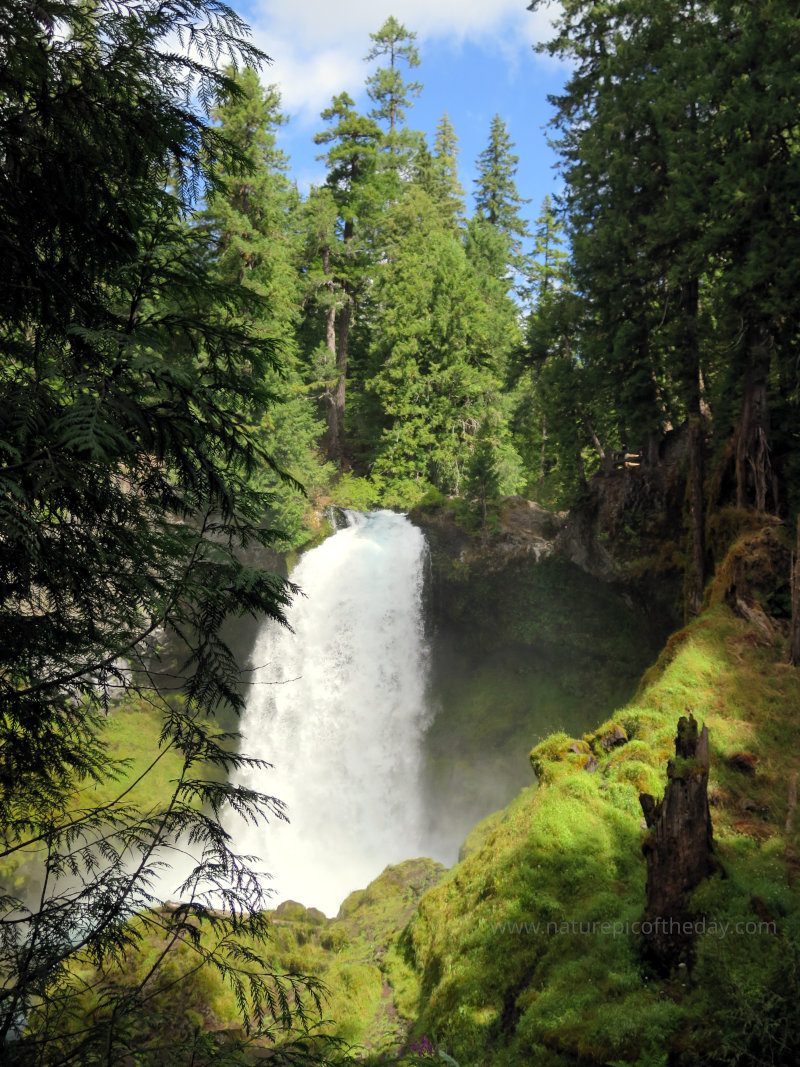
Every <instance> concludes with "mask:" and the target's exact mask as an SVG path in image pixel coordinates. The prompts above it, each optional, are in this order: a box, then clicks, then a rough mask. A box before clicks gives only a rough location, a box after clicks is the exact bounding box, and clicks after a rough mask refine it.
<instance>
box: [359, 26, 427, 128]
mask: <svg viewBox="0 0 800 1067" xmlns="http://www.w3.org/2000/svg"><path fill="white" fill-rule="evenodd" d="M369 36H370V40H371V41H372V42H373V43H372V47H371V48H370V50H369V52H367V54H366V56H365V57H364V58H365V61H366V62H367V63H371V62H372V61H373V60H374V59H380V58H381V57H382V56H388V58H389V66H388V67H379V68H378V70H377V71H376V72H375V73H374V74H371V75H370V76H369V77H368V78H367V94H368V95H369V98H370V100H371V101H372V102H373V103H374V104H375V108H374V109H373V111H371V112H370V117H371V118H373V119H377V120H378V121H379V122H386V123H388V127H389V133H390V134H394V133H395V132H396V130H397V127H398V126H400V125H401V124H402V123H403V121H404V119H405V109H406V108H408V107H410V106H411V101H412V99H413V98H414V97H416V96H419V94H420V92H421V91H422V85H421V84H420V83H419V82H414V81H412V82H405V81H403V76H402V74H401V72H400V60H403V61H404V62H405V63H407V64H408V66H409V67H412V68H413V67H418V66H419V65H420V60H419V52H418V51H417V46H416V45H415V44H414V42H415V41H416V39H417V35H416V33H412V32H410V31H409V30H407V29H406V28H405V26H403V25H402V24H401V23H399V22H398V21H397V19H396V18H395V17H394V16H393V15H390V16H389V18H388V19H387V20H386V22H384V24H383V25H382V26H381V28H380V29H379V30H378V32H377V33H371V34H370V35H369Z"/></svg>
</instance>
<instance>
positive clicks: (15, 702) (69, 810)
mask: <svg viewBox="0 0 800 1067" xmlns="http://www.w3.org/2000/svg"><path fill="white" fill-rule="evenodd" d="M56 26H58V32H57V33H56V32H55V27H56ZM181 38H183V39H191V40H192V42H193V51H192V54H191V57H189V56H186V57H182V56H181V54H180V52H178V51H176V49H175V41H176V40H179V39H181ZM245 38H246V27H245V26H244V25H243V24H242V23H241V22H240V20H239V19H238V18H237V17H236V16H235V15H234V14H233V13H232V12H231V11H230V9H228V8H227V7H225V6H224V5H222V4H219V3H216V2H215V0H197V2H187V3H183V4H181V5H178V6H170V7H164V5H162V4H160V3H155V2H152V3H151V2H150V0H142V2H137V3H136V4H132V3H131V4H128V3H117V2H114V3H111V2H108V3H107V2H105V0H97V2H96V3H93V4H86V5H82V4H74V5H73V4H68V5H64V4H60V3H50V2H48V0H42V2H41V3H39V4H37V5H35V6H32V5H30V4H28V3H25V2H22V0H19V2H17V0H11V2H10V3H7V4H5V5H3V8H2V11H0V102H1V103H2V106H0V214H1V215H2V217H3V220H4V225H3V228H2V236H1V237H0V241H1V242H2V251H3V256H2V259H1V260H0V308H1V309H2V314H1V315H0V350H1V351H2V358H1V359H0V400H1V401H2V406H1V410H2V416H1V417H0V418H1V420H2V421H1V422H0V451H1V452H2V457H3V461H4V462H3V467H2V471H1V472H0V575H2V597H0V649H2V651H0V660H1V661H2V662H1V664H0V708H1V709H2V714H0V821H1V822H2V826H3V836H2V844H1V845H0V858H2V859H3V861H4V863H13V861H14V859H15V857H17V856H19V855H20V854H23V852H24V850H26V849H28V850H31V849H32V850H34V851H35V853H36V857H37V861H38V862H39V864H40V868H39V869H40V871H41V880H40V885H39V887H38V891H37V892H35V893H32V894H26V893H25V892H24V891H20V890H19V889H18V888H17V887H15V886H13V885H9V884H5V885H4V886H3V887H2V896H1V900H2V908H0V970H1V971H2V974H3V982H2V990H0V1046H1V1047H2V1049H3V1054H2V1056H3V1060H4V1062H5V1063H9V1064H14V1063H20V1064H22V1063H25V1064H29V1063H34V1062H35V1063H42V1064H46V1063H51V1062H58V1063H61V1064H66V1063H93V1062H101V1061H102V1062H121V1061H123V1060H125V1059H127V1058H128V1057H129V1056H131V1055H133V1054H134V1053H135V1054H136V1055H139V1054H140V1052H141V1051H142V1050H141V1049H140V1048H139V1047H138V1046H137V1047H136V1048H135V1049H134V1048H133V1047H132V1046H131V1044H130V1041H129V1037H130V1028H129V1027H128V1026H127V1023H128V1022H129V1021H130V1018H131V1016H132V1015H135V1014H136V1013H141V1012H144V1011H146V1003H147V998H148V996H149V993H150V988H152V983H151V986H149V987H146V983H144V982H143V983H139V984H134V985H132V986H127V987H126V986H125V985H124V984H120V982H119V981H118V980H117V979H118V972H116V970H115V968H117V967H118V965H119V963H120V961H121V960H123V959H124V956H125V953H126V951H128V950H129V949H132V947H133V946H134V945H135V942H136V940H137V938H140V937H142V936H145V935H148V936H149V935H156V934H159V935H160V936H163V938H164V940H163V945H162V948H163V954H162V955H160V956H159V957H158V959H157V960H156V961H155V963H154V965H153V967H152V968H151V969H150V971H149V972H148V975H152V974H155V973H156V972H157V970H158V967H159V961H160V960H163V959H164V958H165V957H166V956H167V954H168V953H169V952H170V951H171V950H172V948H173V947H175V946H177V945H181V946H183V948H184V949H185V950H186V951H190V952H192V953H194V954H195V957H196V960H197V966H198V967H199V966H201V965H203V964H204V963H206V962H208V963H210V965H212V966H217V967H218V968H219V969H220V970H221V971H222V973H223V974H224V975H225V976H226V977H227V978H228V980H229V982H230V983H231V985H232V987H233V989H234V992H235V995H236V997H237V1000H238V1002H239V1004H240V1006H241V1009H242V1011H243V1016H244V1017H243V1022H244V1025H245V1026H246V1027H247V1028H253V1029H256V1030H259V1029H262V1030H267V1029H270V1028H272V1026H273V1020H274V1021H275V1025H277V1026H278V1027H280V1026H281V1025H282V1023H283V1022H291V1019H292V1017H293V1016H294V1015H295V1011H294V1010H293V1009H292V1008H291V1007H290V1005H291V1003H292V997H293V995H294V994H295V993H297V992H299V991H300V989H301V987H302V984H303V983H302V982H298V981H297V980H295V979H287V980H285V981H284V980H283V979H282V978H280V977H279V976H274V975H269V974H266V973H265V972H264V966H263V962H262V960H261V959H259V957H258V954H257V953H255V952H254V951H253V950H252V948H251V947H250V946H251V945H252V940H251V938H252V937H255V938H256V939H257V940H259V939H263V938H264V937H265V936H266V929H267V924H266V922H265V919H264V916H263V907H264V905H265V902H266V901H265V897H264V893H263V890H262V888H261V885H260V883H259V880H258V878H257V877H256V876H255V874H254V873H253V872H252V871H251V870H250V868H249V867H248V865H247V863H246V862H244V861H243V860H242V859H241V858H240V857H238V856H237V855H236V854H235V852H234V851H233V850H232V848H231V842H230V840H229V838H228V835H227V834H226V833H225V831H224V830H223V828H222V826H221V824H220V812H221V809H222V806H223V805H225V804H231V805H232V806H233V807H234V808H235V809H236V810H238V811H240V812H241V813H242V814H244V815H245V816H246V817H248V818H251V819H254V818H258V817H259V816H264V815H268V814H272V815H275V816H278V817H281V806H280V804H279V802H277V801H275V800H274V799H273V798H270V797H268V796H265V795H262V794H259V793H257V792H254V791H253V790H251V789H248V788H244V787H234V786H231V785H229V784H227V782H226V781H225V780H222V781H220V780H219V779H218V777H215V776H214V775H209V774H208V768H209V767H213V768H215V769H216V770H217V771H219V770H221V771H222V773H223V779H224V778H225V777H226V775H227V772H228V771H231V770H233V769H235V768H237V767H246V766H249V765H251V764H252V762H253V761H252V760H249V759H248V757H247V756H246V755H244V754H241V753H237V752H236V750H235V748H234V747H233V746H232V745H231V743H230V741H231V738H230V737H229V736H228V735H225V734H221V733H220V729H219V726H218V725H217V724H216V723H215V720H214V715H215V713H216V712H217V711H218V710H219V709H220V708H221V707H222V706H223V705H230V706H232V707H233V708H234V709H236V708H240V707H241V705H242V698H241V696H240V694H239V692H238V690H237V686H236V683H237V679H238V671H237V665H236V663H235V660H234V658H233V655H232V653H231V651H230V649H229V648H228V647H227V646H226V645H225V643H224V642H223V640H222V638H221V636H220V628H221V625H222V622H223V619H224V618H225V617H226V616H227V615H228V614H229V613H233V614H246V613H263V614H266V615H267V616H270V617H272V618H275V619H278V620H280V619H282V618H283V608H284V607H285V605H286V604H287V602H288V600H289V597H290V595H291V592H292V590H291V587H290V586H288V585H287V583H286V582H284V581H283V580H282V579H280V578H279V577H277V576H276V575H272V574H269V573H265V572H261V571H256V570H252V569H250V568H248V567H246V566H244V565H243V564H242V563H241V561H240V559H239V553H240V551H241V549H242V548H243V547H245V546H247V545H251V544H257V543H261V544H264V543H268V542H269V540H270V534H269V532H268V531H265V530H263V529H262V528H261V519H262V515H263V512H264V507H265V505H266V503H267V501H266V500H265V498H264V496H263V494H260V493H258V492H256V491H254V489H253V487H252V484H251V481H250V476H251V474H252V472H253V470H254V468H255V467H256V466H258V465H260V464H264V463H266V464H269V463H270V462H272V459H271V456H270V455H269V453H268V451H267V450H266V449H265V446H264V441H263V440H262V439H261V436H260V434H259V433H258V432H257V430H256V427H257V426H258V423H259V420H260V419H261V416H262V412H263V411H264V409H265V407H267V406H268V405H269V402H270V397H269V390H268V388H267V387H266V386H265V375H266V374H267V372H268V371H269V369H270V368H272V367H274V366H275V365H276V353H275V345H274V343H273V342H272V340H270V339H268V338H265V337H263V336H261V335H260V334H259V333H258V332H257V331H253V330H252V329H251V328H250V327H249V325H248V322H249V321H250V320H251V319H252V318H258V317H259V316H260V315H262V314H263V313H264V309H263V305H262V303H261V301H260V300H259V298H258V297H257V296H256V294H254V293H253V292H251V291H250V290H248V289H247V288H245V287H242V286H238V285H234V286H231V285H228V284H224V283H222V282H221V281H219V279H218V278H216V277H215V276H214V273H213V271H212V270H211V269H210V264H211V263H212V260H213V255H214V250H213V245H212V243H211V241H210V240H209V237H208V235H207V233H204V232H202V231H201V230H199V229H191V228H189V227H187V226H186V224H185V219H186V217H187V216H188V215H189V214H190V213H191V209H190V205H189V203H188V202H187V201H186V200H182V199H180V197H179V195H178V194H177V192H176V189H181V188H183V189H186V190H187V192H188V194H189V195H192V196H193V197H196V196H198V195H199V194H200V193H201V192H202V191H203V189H204V187H207V186H208V183H211V184H212V187H213V182H214V177H215V171H216V170H221V171H226V172H228V173H232V171H233V169H234V168H235V167H236V166H241V167H242V168H244V169H246V161H245V160H244V159H243V158H242V155H241V152H240V151H238V150H237V149H236V148H235V146H234V145H232V144H230V143H229V142H228V141H227V140H226V139H225V136H224V134H223V133H222V132H221V131H220V130H218V129H217V128H216V127H215V126H214V125H213V124H212V123H210V122H209V121H208V118H207V117H203V114H202V112H201V111H199V110H198V107H197V106H196V103H195V101H192V102H189V101H188V98H187V89H186V85H187V79H190V78H194V79H196V80H195V82H194V86H195V89H196V90H197V100H198V101H199V102H200V105H201V106H202V105H203V104H205V105H207V106H210V105H211V104H212V102H213V101H214V100H216V99H219V98H220V97H221V96H227V95H229V94H230V95H231V96H236V95H237V94H238V93H239V89H238V88H237V86H236V84H235V83H234V82H232V81H231V79H230V78H229V77H228V75H227V74H225V73H224V72H223V68H224V66H225V64H226V63H229V62H239V63H240V64H241V63H242V62H244V63H246V64H250V65H252V64H254V63H257V62H258V61H259V59H260V58H261V54H260V53H259V52H258V51H257V50H256V49H254V48H253V47H252V46H250V45H249V44H248V43H247V41H246V39H245ZM204 57H205V58H204ZM165 630H166V631H167V632H169V633H171V634H172V635H173V636H175V637H178V638H179V639H180V641H181V642H182V647H183V648H184V649H185V656H184V663H183V665H182V667H181V669H180V670H179V672H178V673H179V674H180V676H181V686H182V696H181V698H180V699H177V700H172V701H161V699H160V698H159V697H158V690H157V687H156V684H155V683H156V682H157V678H155V677H154V675H153V673H152V672H153V670H154V668H155V669H157V663H156V662H155V661H154V658H153V657H154V651H153V647H152V642H153V639H154V635H155V634H156V633H163V632H164V631H165ZM109 686H118V687H121V688H122V689H123V690H128V691H139V692H141V693H142V694H143V695H144V696H145V697H146V698H147V699H152V700H155V701H156V702H157V703H158V706H160V707H161V709H162V712H163V730H162V751H166V750H169V751H172V752H174V753H177V754H178V755H179V756H180V763H181V770H180V773H179V775H178V776H177V778H176V780H175V782H174V787H173V791H172V795H171V798H169V800H168V801H167V803H166V804H165V806H164V807H160V808H159V807H156V808H154V809H153V810H151V811H148V812H145V813H142V812H141V811H139V810H136V808H135V807H134V806H132V805H131V804H130V803H128V801H127V799H126V790H125V787H124V786H123V785H120V795H119V796H118V797H117V800H116V801H115V802H112V803H104V804H102V805H93V804H92V802H91V800H88V799H87V798H89V797H91V795H92V794H91V790H90V789H87V788H86V787H87V785H91V784H94V783H103V784H105V786H106V787H107V788H111V786H112V785H113V782H114V780H115V778H117V777H118V776H119V775H120V773H121V771H122V768H121V767H120V766H119V764H118V763H116V762H115V761H113V760H109V759H108V753H107V751H106V748H105V745H104V742H103V739H102V732H101V723H102V719H103V717H104V713H105V712H106V711H107V693H108V688H109ZM153 760H154V765H156V764H157V763H158V760H159V754H158V753H154V756H153ZM204 771H205V773H204ZM187 837H188V838H190V839H191V840H192V841H193V842H194V845H195V846H196V848H197V849H198V850H199V851H200V852H201V854H202V859H201V861H200V862H199V864H198V865H197V867H196V869H195V870H194V872H193V873H192V874H191V875H190V877H189V880H188V882H187V885H186V891H185V893H186V899H187V903H186V904H185V905H183V906H181V907H180V908H178V909H177V910H176V911H175V912H174V913H170V914H167V913H166V912H164V911H160V910H157V911H148V912H145V913H142V914H141V915H140V918H139V921H138V924H137V925H136V926H132V925H130V924H129V923H128V922H127V920H128V919H130V918H131V917H132V916H133V915H134V914H135V913H137V912H140V913H141V912H142V909H143V908H146V907H148V906H149V905H150V904H152V903H154V898H153V896H152V894H151V891H150V887H151V885H152V878H153V873H154V870H156V869H157V868H156V866H155V865H156V864H157V863H158V862H159V860H163V859H168V858H169V855H170V850H171V848H173V847H179V845H180V841H181V839H182V838H183V839H184V840H185V839H186V838H187ZM6 870H7V868H6ZM207 880H210V881H211V883H212V884H213V883H214V882H216V883H218V885H219V890H218V893H217V895H216V897H215V898H214V900H213V904H214V906H213V907H212V906H211V904H212V900H211V898H210V897H209V895H208V894H207V891H206V890H207V886H208V881H207ZM220 900H221V901H222V903H223V905H224V911H223V910H218V908H219V902H220ZM190 901H191V902H190ZM201 935H202V936H201ZM214 945H216V948H214V947H213V946H214ZM81 961H88V962H89V963H90V964H91V965H92V966H93V967H94V969H95V972H96V973H99V974H100V976H101V978H100V981H99V984H98V985H97V986H96V987H95V989H94V994H93V995H94V1002H93V1006H92V1011H91V1013H89V1014H85V1015H81V1011H80V1002H81V997H82V996H83V994H84V992H85V986H84V977H83V973H82V970H81V966H80V963H81ZM34 1006H36V1013H35V1015H32V1014H31V1012H32V1009H33V1008H34ZM26 1018H27V1019H28V1020H29V1026H28V1028H27V1029H26V1031H25V1032H24V1033H22V1034H20V1033H19V1026H20V1022H21V1020H23V1019H26ZM12 1038H13V1039H12ZM156 1040H157V1038H156Z"/></svg>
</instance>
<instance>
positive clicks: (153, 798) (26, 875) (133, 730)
mask: <svg viewBox="0 0 800 1067" xmlns="http://www.w3.org/2000/svg"><path fill="white" fill-rule="evenodd" d="M159 699H162V700H164V701H166V702H167V704H170V703H172V704H174V703H175V702H177V701H179V700H180V699H181V698H180V697H179V696H178V695H177V694H172V695H167V696H164V697H161V698H159ZM162 723H163V709H162V708H160V707H158V706H156V704H155V703H154V702H151V701H150V700H148V699H147V698H146V697H142V696H126V697H124V698H123V699H121V700H119V701H115V702H113V703H111V704H110V705H109V710H108V714H107V716H106V717H105V719H104V720H103V722H102V728H101V735H102V738H103V741H104V743H105V746H106V757H107V763H106V767H107V770H108V774H107V776H106V777H104V778H103V779H102V780H101V781H95V780H93V779H89V778H85V779H82V780H79V781H76V782H73V783H72V788H71V789H69V790H66V791H65V794H64V797H63V803H62V809H61V811H60V812H56V811H51V812H49V813H48V817H49V818H56V817H59V816H60V818H61V821H62V822H64V823H65V824H66V823H67V822H68V821H72V820H74V819H77V818H80V817H81V812H84V811H89V810H92V809H103V808H106V807H108V808H109V809H111V808H113V807H114V805H115V804H116V803H118V802H119V803H123V802H124V804H125V805H126V806H130V807H131V808H133V809H134V810H136V811H138V812H139V813H141V814H145V813H147V812H149V811H151V810H153V808H154V807H156V806H161V807H163V806H164V805H166V804H168V803H169V799H170V797H171V796H172V794H173V791H174V783H175V782H176V781H177V779H178V778H179V777H180V773H181V768H182V765H183V762H182V758H181V756H180V755H179V753H177V752H175V751H174V750H173V749H171V748H170V747H169V746H164V745H162V744H161V743H160V737H161V729H162ZM32 818H33V819H34V820H35V818H36V816H35V814H33V815H32ZM34 825H35V822H34ZM27 836H28V837H30V836H36V833H35V830H32V831H30V832H29V833H28V834H27ZM6 841H7V842H8V846H12V845H14V844H16V839H14V838H13V837H12V836H11V835H10V834H9V832H8V829H6ZM44 855H45V853H44V851H43V846H42V845H41V844H36V845H32V846H30V847H26V848H23V849H21V850H19V851H13V852H10V853H9V854H8V855H6V856H4V857H2V858H0V884H2V885H3V886H4V887H7V888H9V889H10V890H11V891H12V892H14V893H19V894H21V895H22V896H23V897H24V896H25V895H26V894H27V893H29V892H35V891H37V890H38V887H39V885H40V882H41V877H42V860H43V856H44Z"/></svg>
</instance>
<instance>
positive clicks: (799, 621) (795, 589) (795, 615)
mask: <svg viewBox="0 0 800 1067" xmlns="http://www.w3.org/2000/svg"><path fill="white" fill-rule="evenodd" d="M789 659H790V661H791V664H792V666H793V667H796V666H797V665H798V663H800V515H798V516H797V546H796V548H795V551H794V553H793V554H792V645H791V649H790V652H789Z"/></svg>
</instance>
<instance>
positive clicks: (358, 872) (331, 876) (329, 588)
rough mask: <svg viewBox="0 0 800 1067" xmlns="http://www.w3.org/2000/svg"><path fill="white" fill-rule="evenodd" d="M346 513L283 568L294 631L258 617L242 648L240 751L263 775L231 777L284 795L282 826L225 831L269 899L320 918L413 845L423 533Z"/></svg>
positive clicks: (421, 678) (398, 521)
mask: <svg viewBox="0 0 800 1067" xmlns="http://www.w3.org/2000/svg"><path fill="white" fill-rule="evenodd" d="M347 518H348V523H349V525H348V526H347V527H346V528H345V529H342V530H339V531H338V532H337V533H335V534H334V535H333V536H332V537H330V538H328V539H327V540H326V541H325V542H323V544H321V545H320V546H319V547H318V548H315V549H312V550H311V551H309V552H307V553H306V554H305V555H304V556H303V557H302V559H301V561H300V563H299V564H298V565H297V567H296V568H295V570H294V571H293V572H292V575H291V578H292V581H294V582H296V583H297V584H298V585H299V586H300V588H301V590H302V592H303V595H302V596H298V597H296V598H295V600H294V603H293V604H292V606H291V608H290V609H289V611H288V613H287V616H288V620H289V623H290V624H291V627H292V629H293V631H294V633H290V632H289V631H287V630H286V629H285V628H283V627H280V626H278V625H276V624H275V623H272V622H268V623H266V624H265V625H264V627H263V629H262V630H261V633H260V634H259V637H258V639H257V641H256V645H255V650H254V653H253V662H254V664H255V665H257V667H258V670H257V671H256V672H254V675H253V681H254V682H255V683H256V684H254V685H253V687H252V690H251V696H250V698H249V700H248V703H247V707H246V709H245V713H244V718H243V721H242V727H241V730H242V735H243V740H242V749H243V751H245V752H247V753H248V755H251V756H257V757H259V758H261V759H264V760H267V761H268V762H269V763H271V764H272V766H273V770H271V771H266V772H261V773H260V774H259V776H258V777H257V778H254V777H243V779H242V781H243V782H244V783H246V784H247V785H250V786H253V787H254V788H257V789H259V790H261V791H262V792H266V793H270V794H271V795H272V796H276V797H279V798H280V799H281V800H282V801H284V802H285V803H286V805H287V814H288V817H289V820H290V821H289V823H288V824H286V823H280V822H277V821H274V820H273V821H271V822H270V823H269V824H265V825H262V826H259V827H257V828H252V827H246V828H244V829H237V830H236V845H237V847H238V848H239V850H240V851H241V852H245V853H250V854H254V855H258V856H260V857H261V858H262V859H263V865H264V867H265V869H266V870H268V871H270V873H271V874H272V876H273V879H274V880H273V882H272V883H271V887H272V888H273V889H274V890H275V901H276V902H277V901H280V900H284V899H293V900H299V901H301V902H302V903H303V904H305V905H306V906H314V907H317V908H320V909H321V910H323V911H324V912H326V914H328V915H334V914H335V913H336V911H337V910H338V908H339V905H340V904H341V902H342V900H343V899H344V897H346V896H347V894H348V893H350V892H351V891H352V890H354V889H360V888H363V887H365V886H366V885H367V883H368V882H369V881H371V880H372V879H373V878H374V877H375V876H376V875H378V874H379V873H380V872H381V870H383V868H384V867H385V866H386V865H387V864H389V863H396V862H399V861H401V860H404V859H409V858H412V857H414V856H418V855H421V854H423V853H424V851H425V845H424V840H423V837H424V829H423V828H424V824H425V820H424V812H423V807H422V802H421V785H420V774H421V763H422V739H423V734H424V731H425V728H426V725H427V722H428V712H427V709H426V703H425V696H426V676H427V650H426V645H425V638H424V633H423V622H422V583H423V563H424V557H425V551H426V545H425V539H424V537H423V534H422V533H421V531H420V530H418V529H417V527H415V526H413V525H412V524H411V523H410V522H409V521H408V519H406V518H405V516H403V515H397V514H395V513H393V512H390V511H377V512H372V513H369V514H366V515H362V514H358V513H356V512H347ZM250 773H251V774H252V772H250Z"/></svg>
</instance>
